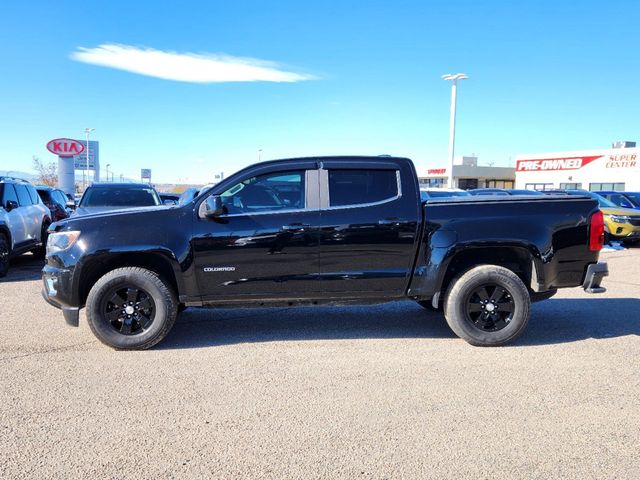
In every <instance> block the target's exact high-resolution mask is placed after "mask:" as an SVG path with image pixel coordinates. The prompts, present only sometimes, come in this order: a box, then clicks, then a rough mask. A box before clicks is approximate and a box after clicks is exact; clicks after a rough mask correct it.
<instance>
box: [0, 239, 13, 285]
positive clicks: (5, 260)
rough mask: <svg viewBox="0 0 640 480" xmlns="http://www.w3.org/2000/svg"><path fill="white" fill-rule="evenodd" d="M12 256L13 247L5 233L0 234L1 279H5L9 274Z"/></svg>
mask: <svg viewBox="0 0 640 480" xmlns="http://www.w3.org/2000/svg"><path fill="white" fill-rule="evenodd" d="M10 256H11V245H10V244H9V239H8V238H7V236H6V235H5V234H4V233H0V277H4V276H6V275H7V273H8V272H9V258H10Z"/></svg>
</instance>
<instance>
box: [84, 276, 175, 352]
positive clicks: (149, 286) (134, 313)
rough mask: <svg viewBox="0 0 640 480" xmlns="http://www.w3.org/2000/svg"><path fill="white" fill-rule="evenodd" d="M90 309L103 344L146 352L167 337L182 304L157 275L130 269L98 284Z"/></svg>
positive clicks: (94, 329)
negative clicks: (179, 305) (179, 304)
mask: <svg viewBox="0 0 640 480" xmlns="http://www.w3.org/2000/svg"><path fill="white" fill-rule="evenodd" d="M121 302H122V303H121ZM116 306H117V308H115V307H116ZM123 308H126V310H123ZM86 309H87V321H88V323H89V327H90V328H91V331H92V332H93V334H94V335H95V336H96V337H97V338H98V340H100V341H101V342H102V343H104V344H105V345H108V346H110V347H112V348H115V349H117V350H145V349H147V348H151V347H152V346H154V345H155V344H157V343H158V342H160V341H162V339H164V337H166V336H167V334H168V333H169V331H170V330H171V328H172V327H173V324H174V323H175V321H176V316H177V313H178V301H177V299H176V294H175V292H174V291H173V289H172V288H170V287H169V286H168V284H167V283H166V282H165V281H164V280H162V278H160V277H159V276H158V275H157V274H156V273H155V272H152V271H150V270H146V269H144V268H138V267H126V268H118V269H116V270H112V271H111V272H109V273H107V274H106V275H104V276H103V277H101V278H100V279H99V280H98V281H97V282H96V283H95V285H94V286H93V287H92V288H91V291H90V292H89V296H88V297H87V304H86ZM121 312H124V314H123V313H121Z"/></svg>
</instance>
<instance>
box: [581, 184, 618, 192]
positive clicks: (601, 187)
mask: <svg viewBox="0 0 640 480" xmlns="http://www.w3.org/2000/svg"><path fill="white" fill-rule="evenodd" d="M601 190H614V191H616V192H624V183H590V184H589V191H590V192H599V191H601Z"/></svg>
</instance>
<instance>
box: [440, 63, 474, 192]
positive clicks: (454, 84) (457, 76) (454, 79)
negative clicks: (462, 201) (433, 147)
mask: <svg viewBox="0 0 640 480" xmlns="http://www.w3.org/2000/svg"><path fill="white" fill-rule="evenodd" d="M467 78H469V77H468V76H467V75H466V74H464V73H454V74H451V73H447V74H446V75H443V76H442V79H443V80H447V81H450V82H451V118H450V120H449V167H448V170H449V172H448V175H447V178H448V179H449V184H448V187H449V188H454V180H453V154H454V151H455V143H456V94H457V90H458V80H466V79H467Z"/></svg>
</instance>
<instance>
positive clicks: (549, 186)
mask: <svg viewBox="0 0 640 480" xmlns="http://www.w3.org/2000/svg"><path fill="white" fill-rule="evenodd" d="M524 188H525V189H527V190H538V191H541V192H543V191H545V190H553V183H526V184H525V185H524Z"/></svg>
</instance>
